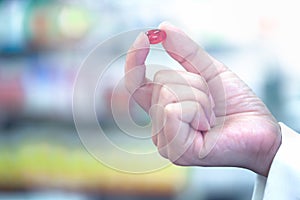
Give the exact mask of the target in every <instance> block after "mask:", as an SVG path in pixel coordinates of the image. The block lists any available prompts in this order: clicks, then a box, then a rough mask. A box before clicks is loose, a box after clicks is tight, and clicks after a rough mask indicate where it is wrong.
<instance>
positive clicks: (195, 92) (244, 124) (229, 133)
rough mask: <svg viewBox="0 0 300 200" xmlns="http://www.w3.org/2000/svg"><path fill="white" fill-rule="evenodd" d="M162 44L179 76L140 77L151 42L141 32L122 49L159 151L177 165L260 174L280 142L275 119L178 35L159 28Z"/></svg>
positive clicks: (131, 86)
mask: <svg viewBox="0 0 300 200" xmlns="http://www.w3.org/2000/svg"><path fill="white" fill-rule="evenodd" d="M159 28H160V29H162V30H164V31H165V32H166V34H167V38H166V40H164V41H163V42H162V45H163V47H164V49H165V50H166V51H167V52H168V54H169V55H170V56H171V57H172V58H173V59H175V60H176V61H178V62H179V63H180V64H181V65H182V67H183V69H184V70H183V71H175V70H163V71H159V72H157V73H156V75H155V77H154V80H149V79H147V78H146V76H145V74H146V66H145V61H146V58H147V55H148V53H149V48H150V44H149V41H148V38H147V36H146V35H145V34H144V33H141V34H140V35H139V36H138V37H137V39H136V41H135V42H134V43H133V45H132V47H131V48H130V49H129V51H128V54H127V58H126V65H125V84H126V87H127V89H128V91H129V92H130V93H131V94H132V96H133V98H134V99H135V101H136V102H137V103H138V104H139V105H140V106H141V107H142V108H143V109H144V110H145V111H146V112H148V113H149V115H150V116H151V119H152V139H153V142H154V144H155V145H156V146H157V148H158V151H159V153H160V154H161V155H162V156H163V157H165V158H167V159H169V160H170V161H172V162H173V163H174V164H177V165H183V166H231V167H232V166H233V167H242V168H246V169H249V170H252V171H254V172H256V173H258V174H260V175H263V176H267V175H268V173H269V170H270V166H271V164H272V161H273V159H274V156H275V155H276V152H277V151H278V149H279V147H280V144H281V131H280V126H279V125H278V123H277V121H276V120H275V118H274V117H273V116H272V114H271V113H270V112H269V110H268V109H267V107H266V106H265V105H264V103H263V102H262V101H261V100H260V99H259V98H258V97H257V96H256V95H255V94H254V93H253V92H252V90H251V89H250V88H249V87H248V86H247V85H246V84H245V83H244V82H243V81H242V80H241V79H240V78H239V77H238V76H237V75H236V74H234V73H233V72H232V71H230V70H229V69H228V68H227V67H226V66H225V65H224V64H222V63H221V62H219V61H217V60H216V59H214V58H213V57H211V56H210V55H208V54H207V53H206V52H205V51H204V50H203V49H202V48H201V47H199V46H198V44H196V43H195V42H194V41H193V40H192V39H191V38H189V37H188V36H187V35H186V34H185V33H184V32H183V31H182V30H180V29H179V28H177V27H175V26H173V25H171V24H169V23H162V24H161V25H160V26H159Z"/></svg>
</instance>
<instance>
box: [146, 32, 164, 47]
mask: <svg viewBox="0 0 300 200" xmlns="http://www.w3.org/2000/svg"><path fill="white" fill-rule="evenodd" d="M146 35H147V36H148V39H149V42H150V44H158V43H160V42H162V41H164V40H165V39H166V37H167V34H166V32H165V31H163V30H160V29H152V30H149V31H147V32H146Z"/></svg>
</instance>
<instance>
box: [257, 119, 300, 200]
mask: <svg viewBox="0 0 300 200" xmlns="http://www.w3.org/2000/svg"><path fill="white" fill-rule="evenodd" d="M279 124H280V126H281V132H282V144H281V146H280V148H279V150H278V152H277V154H276V156H275V158H274V160H273V163H272V166H271V168H270V172H269V175H268V178H265V177H263V176H258V177H257V181H256V184H255V188H254V193H253V197H252V200H277V199H278V200H283V199H288V200H296V199H300V156H299V155H300V135H299V134H298V133H296V132H295V131H293V130H292V129H290V128H288V127H287V126H286V125H285V124H283V123H279Z"/></svg>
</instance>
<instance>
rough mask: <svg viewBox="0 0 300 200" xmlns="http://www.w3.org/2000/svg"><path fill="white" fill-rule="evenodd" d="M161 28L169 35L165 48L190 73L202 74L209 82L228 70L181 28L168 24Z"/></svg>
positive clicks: (163, 24) (165, 41)
mask: <svg viewBox="0 0 300 200" xmlns="http://www.w3.org/2000/svg"><path fill="white" fill-rule="evenodd" d="M159 28H160V29H162V30H164V31H165V32H166V34H167V38H166V39H165V40H164V41H163V43H162V45H163V47H164V48H165V50H166V51H167V52H168V54H169V55H170V56H171V57H172V58H173V59H175V60H176V61H178V62H179V63H180V64H181V65H182V67H183V68H185V69H186V70H187V71H188V72H192V73H196V74H200V75H201V76H203V77H204V78H205V80H206V81H207V82H208V81H209V80H211V79H213V78H214V77H216V76H217V75H219V74H220V73H221V72H223V71H226V70H227V68H226V67H225V66H224V65H223V64H222V63H220V62H218V61H217V60H215V59H214V58H213V57H211V56H210V55H209V54H208V53H207V52H206V51H204V50H203V49H202V48H201V47H200V46H199V45H198V44H197V43H196V42H195V41H193V40H192V39H191V38H190V37H189V36H187V35H186V34H185V33H184V32H183V31H182V30H180V29H179V28H177V27H175V26H173V25H171V24H170V23H168V22H163V23H161V24H160V25H159Z"/></svg>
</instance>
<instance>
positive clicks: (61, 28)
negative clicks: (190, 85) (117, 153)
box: [0, 0, 300, 200]
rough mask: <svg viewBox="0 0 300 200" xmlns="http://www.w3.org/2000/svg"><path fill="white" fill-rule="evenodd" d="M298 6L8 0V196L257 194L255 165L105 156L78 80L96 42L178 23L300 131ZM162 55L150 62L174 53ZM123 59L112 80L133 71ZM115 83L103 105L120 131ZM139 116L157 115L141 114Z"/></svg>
mask: <svg viewBox="0 0 300 200" xmlns="http://www.w3.org/2000/svg"><path fill="white" fill-rule="evenodd" d="M298 11H299V4H298V2H297V1H292V0H278V1H274V0H273V1H269V0H264V1H261V0H252V1H238V0H229V1H222V0H210V1H208V0H185V1H179V0H165V1H159V0H152V1H140V0H130V1H117V0H101V1H92V0H53V1H47V0H27V1H26V0H1V1H0V24H1V25H0V199H202V200H227V199H231V200H234V199H239V200H243V199H245V200H246V199H251V194H252V189H253V184H254V180H255V174H254V173H252V172H250V171H247V170H243V169H234V168H202V167H190V168H183V167H175V166H169V167H166V168H165V169H162V170H160V171H157V172H154V173H150V174H142V175H133V174H126V173H121V172H118V171H115V170H113V169H110V168H108V167H106V166H105V165H103V164H101V163H100V162H98V161H96V160H95V159H94V158H93V157H92V156H91V155H90V154H89V153H88V152H87V151H86V150H85V148H84V147H83V145H82V144H81V142H80V139H79V137H78V135H77V132H76V129H75V126H74V122H73V116H72V90H73V84H74V81H75V77H76V73H77V71H78V69H79V67H80V65H81V63H82V62H83V60H84V58H85V57H86V56H87V55H88V53H89V52H90V51H91V50H92V49H93V48H94V47H95V46H96V45H97V44H99V43H101V42H103V41H104V40H106V39H108V38H111V37H112V36H113V35H116V34H119V33H120V32H124V31H130V30H133V29H138V28H145V27H157V25H158V24H159V23H160V22H162V21H170V22H171V23H173V24H175V25H177V26H179V27H181V28H182V29H184V30H185V31H186V32H187V33H188V34H189V35H190V36H191V37H192V38H193V39H194V40H196V41H197V42H199V44H200V45H201V46H203V47H204V48H205V49H206V50H207V51H208V52H209V53H211V54H212V55H213V56H215V57H216V58H217V59H219V60H220V61H222V62H223V63H225V64H226V65H227V66H229V67H230V68H231V69H232V70H233V71H234V72H236V73H237V74H238V75H239V76H240V77H241V78H242V79H243V80H244V81H245V82H246V83H247V84H248V85H249V86H250V87H251V88H252V89H253V90H254V91H255V93H256V94H257V95H258V96H260V97H261V98H262V99H263V100H264V102H265V103H266V104H267V106H268V107H269V109H270V110H271V112H272V113H273V114H274V116H275V117H276V118H277V120H278V121H282V122H284V123H286V124H287V125H289V126H290V127H292V128H293V129H295V130H296V131H300V123H297V119H299V117H300V114H299V113H300V84H299V83H300V81H299V80H300V79H299V78H300V73H299V72H300V67H299V65H300V59H299V48H298V47H299V46H300V40H299V35H300V27H299V26H300V25H299V23H298V19H299V18H300V13H299V12H298ZM114 48H118V46H117V45H116V46H115V47H114ZM111 51H112V52H113V49H111ZM109 52H110V51H109ZM157 56H158V57H159V61H157V60H156V59H155V55H154V56H153V57H152V58H151V60H152V61H155V62H156V63H158V64H159V63H160V62H162V63H164V59H166V60H167V58H166V57H164V56H161V55H157ZM123 64H124V63H122V62H120V63H119V64H118V63H116V65H118V66H116V67H115V68H114V69H115V70H113V71H111V72H110V73H111V74H109V77H110V79H111V78H114V77H120V76H122V74H123ZM107 83H108V84H106V85H107V88H101V90H100V91H99V92H101V96H100V97H101V98H99V102H98V103H99V110H98V112H97V113H98V117H99V121H100V122H101V124H102V126H105V127H106V130H109V131H107V133H111V134H112V135H114V136H113V137H119V136H117V135H116V134H115V133H114V132H115V131H117V130H115V127H114V126H115V125H113V122H112V119H111V110H110V106H109V105H110V100H111V94H112V90H113V84H112V85H109V83H110V82H109V81H108V82H107ZM127 95H128V94H127V93H124V94H118V96H117V98H118V99H121V100H122V98H126V96H127ZM82 96H84V94H82ZM83 99H84V98H83ZM82 103H83V105H84V101H83V102H82ZM123 103H124V102H123ZM117 106H119V107H118V108H120V109H122V108H123V106H124V104H122V101H119V105H117ZM124 112H125V111H124ZM135 117H136V119H137V121H138V119H142V120H140V121H142V122H141V123H145V121H147V120H148V119H146V117H145V115H144V113H142V112H140V111H137V112H136V113H135ZM123 142H124V143H125V142H126V140H124V141H123ZM141 148H148V147H141ZM151 148H153V146H151ZM108 154H109V152H108ZM113 159H118V157H113ZM124 164H126V165H136V164H138V160H137V161H136V163H124ZM146 164H147V163H146Z"/></svg>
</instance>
